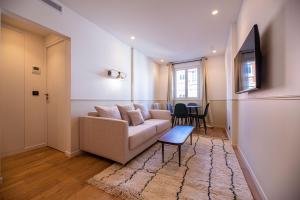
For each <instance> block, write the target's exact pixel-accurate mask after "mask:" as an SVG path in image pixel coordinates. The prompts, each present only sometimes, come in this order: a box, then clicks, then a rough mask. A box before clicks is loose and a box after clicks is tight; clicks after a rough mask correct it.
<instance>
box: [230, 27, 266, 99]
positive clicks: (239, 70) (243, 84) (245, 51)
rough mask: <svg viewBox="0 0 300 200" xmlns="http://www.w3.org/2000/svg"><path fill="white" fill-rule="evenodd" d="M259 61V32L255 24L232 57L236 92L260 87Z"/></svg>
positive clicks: (260, 57)
mask: <svg viewBox="0 0 300 200" xmlns="http://www.w3.org/2000/svg"><path fill="white" fill-rule="evenodd" d="M261 63H262V56H261V51H260V39H259V32H258V27H257V25H256V24H255V25H254V26H253V28H252V29H251V31H250V33H249V34H248V36H247V38H246V40H245V41H244V43H243V45H242V47H241V49H240V50H239V52H238V53H237V55H236V57H235V58H234V68H235V71H234V72H235V92H236V93H238V94H239V93H243V92H249V91H252V90H257V89H259V88H260V85H261Z"/></svg>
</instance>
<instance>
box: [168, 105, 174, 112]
mask: <svg viewBox="0 0 300 200" xmlns="http://www.w3.org/2000/svg"><path fill="white" fill-rule="evenodd" d="M167 110H168V111H170V112H171V113H173V112H174V110H173V105H172V104H171V103H167Z"/></svg>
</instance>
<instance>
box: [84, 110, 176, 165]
mask: <svg viewBox="0 0 300 200" xmlns="http://www.w3.org/2000/svg"><path fill="white" fill-rule="evenodd" d="M149 112H150V115H151V118H150V119H148V120H145V121H144V123H143V124H140V125H137V126H129V125H128V122H127V121H125V120H119V119H112V118H104V117H99V116H98V115H97V113H96V112H92V113H89V114H88V116H85V117H81V118H80V149H81V150H82V151H86V152H89V153H92V154H96V155H98V156H101V157H104V158H108V159H110V160H114V161H116V162H118V163H121V164H126V163H127V162H128V161H130V160H131V159H132V158H134V157H135V156H137V155H138V154H140V153H141V152H143V151H144V150H145V149H147V148H148V147H150V146H151V145H152V144H154V143H155V142H156V141H157V139H158V138H159V137H160V136H161V135H163V134H164V133H165V132H166V131H168V130H169V129H170V128H171V126H172V125H171V114H170V112H169V111H168V110H150V111H149Z"/></svg>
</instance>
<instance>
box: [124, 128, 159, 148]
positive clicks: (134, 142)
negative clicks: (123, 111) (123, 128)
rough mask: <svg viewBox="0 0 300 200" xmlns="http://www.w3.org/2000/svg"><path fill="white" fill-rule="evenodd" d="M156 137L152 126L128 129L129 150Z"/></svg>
mask: <svg viewBox="0 0 300 200" xmlns="http://www.w3.org/2000/svg"><path fill="white" fill-rule="evenodd" d="M155 135H156V127H155V126H154V125H152V124H140V125H138V126H129V127H128V136H129V148H130V149H134V148H136V147H138V146H139V145H141V144H143V143H145V142H146V141H147V140H149V139H150V138H152V137H153V136H155Z"/></svg>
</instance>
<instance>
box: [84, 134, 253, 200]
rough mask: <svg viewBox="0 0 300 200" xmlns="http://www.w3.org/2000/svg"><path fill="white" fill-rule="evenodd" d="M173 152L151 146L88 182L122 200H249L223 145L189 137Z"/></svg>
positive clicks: (235, 163)
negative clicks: (179, 159) (163, 153)
mask: <svg viewBox="0 0 300 200" xmlns="http://www.w3.org/2000/svg"><path fill="white" fill-rule="evenodd" d="M181 150H182V154H181V156H182V161H181V163H182V165H181V167H179V166H178V148H177V147H176V146H173V145H165V163H162V160H161V144H159V143H157V144H155V145H153V146H152V147H150V148H149V149H148V150H146V151H145V152H144V153H142V154H141V155H139V156H138V157H136V158H135V159H133V160H132V161H130V162H129V163H128V164H127V165H124V166H123V165H120V164H113V165H112V166H110V167H108V168H107V169H105V170H104V171H102V172H101V173H99V174H98V175H96V176H94V177H93V178H91V179H90V180H88V182H89V183H90V184H92V185H94V186H96V187H98V188H99V189H101V190H104V191H105V192H107V193H110V194H112V195H115V196H118V197H120V198H122V199H134V200H136V199H151V200H157V199H170V200H173V199H209V200H210V199H222V200H224V199H245V200H246V199H247V200H248V199H253V198H252V195H251V193H250V190H249V188H248V186H247V183H246V181H245V178H244V176H243V173H242V171H241V168H240V166H239V164H238V161H237V158H236V156H235V153H234V151H233V149H232V147H231V144H230V142H229V141H228V140H223V139H220V138H208V137H203V136H200V135H198V134H194V135H193V144H192V145H190V143H189V139H188V140H187V141H186V143H185V144H184V145H182V148H181Z"/></svg>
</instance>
